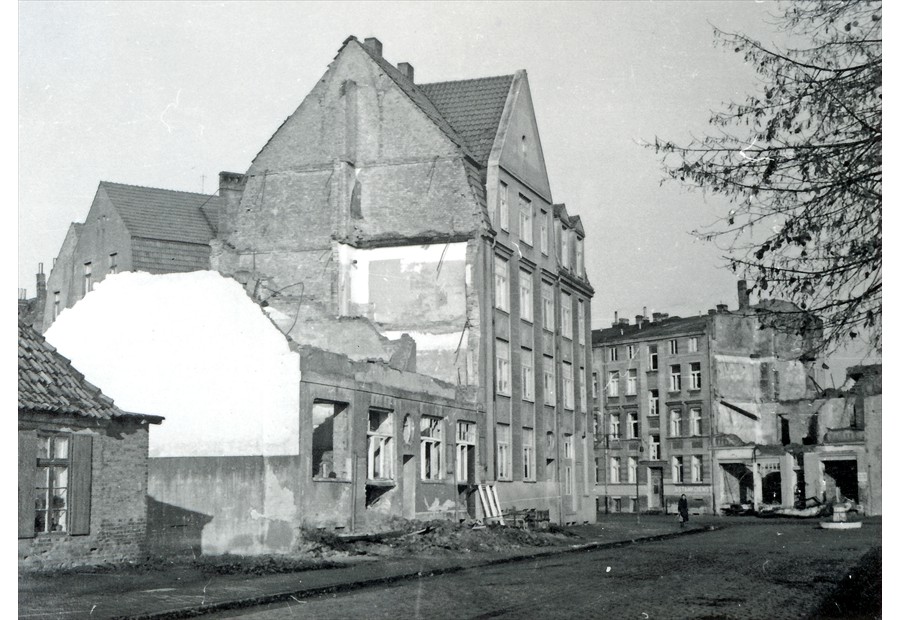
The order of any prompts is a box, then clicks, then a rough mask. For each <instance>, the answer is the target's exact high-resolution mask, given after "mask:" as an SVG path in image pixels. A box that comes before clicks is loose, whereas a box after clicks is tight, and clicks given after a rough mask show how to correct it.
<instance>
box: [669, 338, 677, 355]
mask: <svg viewBox="0 0 900 620" xmlns="http://www.w3.org/2000/svg"><path fill="white" fill-rule="evenodd" d="M669 355H678V341H677V340H675V339H674V338H673V339H672V340H670V341H669Z"/></svg>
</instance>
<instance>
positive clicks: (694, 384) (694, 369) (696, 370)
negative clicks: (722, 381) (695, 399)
mask: <svg viewBox="0 0 900 620" xmlns="http://www.w3.org/2000/svg"><path fill="white" fill-rule="evenodd" d="M700 385H701V382H700V362H691V389H692V390H699V389H700Z"/></svg>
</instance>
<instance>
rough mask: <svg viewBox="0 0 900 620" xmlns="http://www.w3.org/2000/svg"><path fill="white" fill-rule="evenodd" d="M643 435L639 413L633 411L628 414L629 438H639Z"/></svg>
mask: <svg viewBox="0 0 900 620" xmlns="http://www.w3.org/2000/svg"><path fill="white" fill-rule="evenodd" d="M640 436H641V431H640V426H639V425H638V414H637V412H636V411H632V412H630V413H629V414H628V438H629V439H639V438H640Z"/></svg>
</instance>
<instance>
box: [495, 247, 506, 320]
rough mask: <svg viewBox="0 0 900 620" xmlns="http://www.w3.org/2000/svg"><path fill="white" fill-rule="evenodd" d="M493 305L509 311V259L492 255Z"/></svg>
mask: <svg viewBox="0 0 900 620" xmlns="http://www.w3.org/2000/svg"><path fill="white" fill-rule="evenodd" d="M494 306H495V307H496V308H497V309H499V310H504V311H506V312H509V261H507V260H506V259H505V258H501V257H499V256H495V257H494Z"/></svg>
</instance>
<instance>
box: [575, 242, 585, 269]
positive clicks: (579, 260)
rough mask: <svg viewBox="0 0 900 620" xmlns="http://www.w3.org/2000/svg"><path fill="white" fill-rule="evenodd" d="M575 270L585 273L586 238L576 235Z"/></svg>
mask: <svg viewBox="0 0 900 620" xmlns="http://www.w3.org/2000/svg"><path fill="white" fill-rule="evenodd" d="M575 272H576V273H577V274H578V275H580V276H583V275H584V239H582V238H581V237H577V236H576V237H575Z"/></svg>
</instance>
